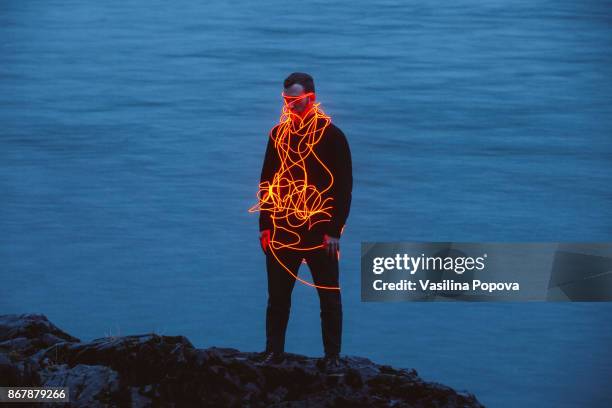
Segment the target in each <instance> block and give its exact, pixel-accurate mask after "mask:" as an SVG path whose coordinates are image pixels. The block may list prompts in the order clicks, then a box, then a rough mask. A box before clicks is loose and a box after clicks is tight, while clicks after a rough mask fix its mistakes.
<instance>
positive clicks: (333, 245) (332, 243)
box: [323, 234, 340, 257]
mask: <svg viewBox="0 0 612 408" xmlns="http://www.w3.org/2000/svg"><path fill="white" fill-rule="evenodd" d="M323 243H324V244H325V249H326V250H327V253H328V255H329V256H336V257H337V256H338V251H339V250H340V238H334V237H330V236H329V235H327V234H325V235H324V236H323Z"/></svg>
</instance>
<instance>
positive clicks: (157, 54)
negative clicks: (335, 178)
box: [0, 0, 612, 407]
mask: <svg viewBox="0 0 612 408" xmlns="http://www.w3.org/2000/svg"><path fill="white" fill-rule="evenodd" d="M611 50H612V3H611V2H603V1H601V2H600V1H543V0H542V1H538V0H536V1H495V0H492V1H485V2H483V1H475V0H474V1H469V0H458V1H447V2H440V1H434V2H416V1H391V0H386V1H380V2H364V1H360V0H353V1H350V2H344V1H342V2H341V1H338V2H325V1H312V2H306V3H304V2H302V3H300V4H299V6H295V5H293V4H292V3H288V2H281V1H265V2H247V1H242V2H241V1H238V2H225V1H206V2H183V1H176V2H162V1H147V2H145V1H131V2H119V1H111V2H80V1H28V2H24V1H8V0H5V1H2V2H1V3H0V200H1V202H0V232H1V234H0V279H1V282H2V284H1V285H0V313H26V312H34V313H44V314H46V315H47V316H48V317H49V318H50V319H51V320H52V321H53V322H55V323H56V324H58V325H59V326H60V327H62V328H63V329H64V330H66V331H68V332H69V333H71V334H73V335H75V336H77V337H79V338H81V339H83V340H91V339H93V338H97V337H102V336H105V335H109V334H113V335H114V334H136V333H144V332H151V331H155V332H158V333H162V334H168V335H176V334H182V335H185V336H187V337H188V338H189V339H190V340H191V341H192V342H193V343H194V345H196V346H198V347H209V346H213V345H217V346H228V347H237V348H240V349H243V350H252V351H256V350H261V349H263V346H264V323H265V322H264V311H265V302H266V273H265V267H264V257H263V254H262V253H261V250H260V248H259V243H258V240H257V236H258V231H257V228H258V227H257V216H256V215H254V214H249V213H248V212H247V209H248V208H249V207H250V206H251V205H253V204H254V203H255V200H256V197H255V193H256V190H257V183H258V177H259V172H260V169H261V163H262V159H263V153H264V149H265V144H266V137H267V132H268V130H269V128H270V127H271V126H273V125H274V123H275V122H276V121H277V119H278V116H279V113H280V105H281V99H280V92H281V84H282V80H283V78H284V77H285V76H286V75H287V74H288V73H290V72H293V71H305V72H309V73H311V74H312V75H313V76H314V78H315V81H316V86H317V93H318V97H319V100H320V101H321V102H322V106H323V108H324V109H325V110H326V112H327V113H329V114H330V115H331V116H332V118H333V120H334V122H335V123H336V124H337V125H338V126H339V127H340V128H341V129H342V130H343V131H344V132H345V134H346V135H347V137H348V140H349V143H350V146H351V150H352V154H353V171H354V179H355V185H354V191H353V205H352V209H351V215H350V217H349V222H348V225H347V228H346V230H345V234H344V236H343V238H342V242H341V246H342V259H341V285H342V287H343V292H342V293H343V302H344V318H345V320H344V339H343V353H345V354H355V355H362V356H366V357H369V358H371V359H373V360H374V361H377V362H380V363H388V364H392V365H395V366H399V367H409V368H411V367H414V368H416V369H417V371H418V372H419V373H420V374H421V375H422V376H423V377H424V378H425V379H426V380H431V381H439V382H442V383H444V384H447V385H450V386H452V387H455V388H458V389H466V390H469V391H470V392H473V393H475V394H476V395H477V396H478V398H479V399H480V400H481V401H482V402H483V403H484V404H485V405H487V406H491V407H519V406H538V407H578V406H580V407H587V406H588V407H600V406H612V394H611V392H610V391H609V388H607V387H608V386H609V383H610V378H612V351H610V346H611V345H612V324H611V323H612V305H611V304H607V303H595V304H584V303H574V304H546V303H523V304H516V303H512V304H489V303H482V304H469V303H461V304H430V303H427V304H419V303H405V304H399V303H380V304H373V303H361V302H360V276H359V274H360V272H359V254H360V253H359V251H360V242H361V241H472V242H478V241H610V240H611V239H610V238H611V231H612V205H611V204H612V193H611V188H610V186H611V185H612V172H611V169H612V138H611V136H612V102H611V98H610V95H611V94H612V75H611V74H612V52H610V51H611ZM300 274H301V276H303V277H306V278H310V275H309V273H308V270H307V268H306V267H303V268H302V270H301V271H300ZM319 324H320V323H319V313H318V299H317V295H316V292H315V291H314V290H312V289H311V288H308V287H306V286H303V285H297V286H296V289H295V291H294V294H293V310H292V315H291V320H290V323H289V329H288V335H287V350H288V351H292V352H297V353H304V354H309V355H320V354H321V353H322V345H321V338H320V329H319Z"/></svg>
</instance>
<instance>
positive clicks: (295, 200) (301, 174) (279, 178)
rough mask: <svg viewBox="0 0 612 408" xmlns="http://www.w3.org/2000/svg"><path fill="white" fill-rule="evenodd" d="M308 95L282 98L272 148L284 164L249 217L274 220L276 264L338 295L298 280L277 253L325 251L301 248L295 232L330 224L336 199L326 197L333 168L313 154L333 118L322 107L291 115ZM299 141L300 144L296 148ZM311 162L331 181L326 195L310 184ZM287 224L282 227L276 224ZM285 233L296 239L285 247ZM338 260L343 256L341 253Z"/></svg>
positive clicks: (265, 186)
mask: <svg viewBox="0 0 612 408" xmlns="http://www.w3.org/2000/svg"><path fill="white" fill-rule="evenodd" d="M312 95H313V93H312V92H309V93H306V94H303V95H299V96H290V95H285V94H284V93H283V94H282V96H283V100H284V105H283V109H282V113H281V116H280V120H279V125H278V126H277V132H276V134H273V133H272V132H270V137H271V138H272V141H273V142H274V147H275V149H276V151H277V153H278V156H279V159H280V165H279V168H278V170H277V171H276V173H275V174H274V177H273V179H272V180H271V181H268V180H266V181H263V182H261V183H260V184H259V191H258V193H257V198H258V203H257V204H255V205H254V206H253V207H251V208H250V209H249V212H256V211H267V212H269V213H270V218H271V220H272V224H273V227H272V231H271V234H270V243H269V246H268V248H269V250H270V252H271V253H272V255H273V256H274V258H276V260H277V261H278V263H279V264H280V265H281V266H282V267H283V268H284V269H285V271H287V273H289V274H290V275H291V276H293V277H294V278H295V279H296V280H298V281H299V282H301V283H303V284H305V285H308V286H312V287H315V288H319V289H329V290H339V289H340V287H339V286H324V285H315V284H314V283H311V282H308V281H306V280H304V279H301V278H299V277H298V276H297V275H296V274H294V273H293V272H291V270H290V269H289V268H288V267H287V266H286V265H285V264H284V263H283V262H281V260H280V259H279V258H278V256H277V255H276V252H275V250H279V249H282V248H287V249H292V250H296V251H310V250H314V249H318V248H324V247H325V244H324V243H321V244H319V245H316V246H311V247H301V246H300V245H299V244H300V242H301V241H302V239H301V238H302V237H300V235H299V234H298V233H297V232H295V231H293V230H292V229H296V228H300V227H303V226H306V225H307V227H308V230H310V229H311V228H312V227H313V226H314V225H315V224H317V223H320V222H329V221H331V217H332V215H331V212H330V211H331V210H332V209H333V207H332V201H333V198H332V197H324V195H325V193H327V192H328V191H329V190H330V189H331V188H332V185H333V183H334V176H333V174H332V172H331V171H330V170H329V168H328V167H327V166H326V165H325V163H323V161H322V160H321V159H320V158H319V156H317V154H316V153H315V149H314V147H315V146H316V145H317V143H319V142H320V141H321V138H322V137H323V134H324V132H325V129H326V128H327V127H328V126H329V124H330V123H331V119H330V117H329V116H328V115H326V114H325V112H323V110H322V109H321V107H320V103H313V104H312V107H311V108H310V109H309V110H308V111H307V112H305V113H304V114H303V116H300V115H298V114H296V113H294V112H292V111H291V109H290V106H291V105H292V104H294V103H296V102H298V101H300V100H302V99H303V98H306V97H308V96H312ZM296 142H297V143H296ZM307 158H312V159H314V160H315V161H316V162H318V163H319V164H320V165H321V166H322V167H323V169H324V173H325V174H327V175H328V176H329V182H328V183H327V185H326V186H324V188H323V189H322V190H319V189H318V188H317V186H315V185H313V184H309V182H308V181H309V178H308V171H307V168H306V159H307ZM281 220H282V222H283V224H284V225H286V226H288V227H289V228H291V229H289V228H287V227H284V226H283V225H280V223H278V222H279V221H281ZM280 230H282V231H285V232H287V233H288V234H289V235H290V236H291V237H292V238H291V239H290V242H281V241H279V240H277V239H276V234H277V232H278V231H280ZM336 256H337V257H338V259H339V257H340V252H339V251H338V252H337V254H336Z"/></svg>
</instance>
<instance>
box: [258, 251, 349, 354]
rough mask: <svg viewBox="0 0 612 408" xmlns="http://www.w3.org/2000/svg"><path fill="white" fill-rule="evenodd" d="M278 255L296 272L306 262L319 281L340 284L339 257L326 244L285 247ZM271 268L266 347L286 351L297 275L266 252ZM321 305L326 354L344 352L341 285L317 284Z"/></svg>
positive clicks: (269, 269) (319, 282)
mask: <svg viewBox="0 0 612 408" xmlns="http://www.w3.org/2000/svg"><path fill="white" fill-rule="evenodd" d="M275 254H276V256H277V257H278V258H279V259H280V260H281V261H282V263H283V264H284V265H285V266H286V267H287V268H288V269H289V270H290V271H291V272H292V273H293V274H295V275H297V274H298V269H299V267H300V264H301V262H302V258H304V259H306V263H307V264H308V267H309V268H310V273H311V274H312V279H313V281H314V284H315V285H318V286H331V287H338V286H339V285H338V258H337V257H336V256H330V255H329V254H328V253H327V251H326V250H325V249H323V248H318V249H315V250H310V251H295V250H290V249H281V250H276V251H275ZM266 266H267V269H268V307H267V310H266V350H267V351H276V352H284V351H285V332H286V330H287V323H288V321H289V310H290V308H291V292H292V291H293V287H294V285H295V281H296V279H295V278H294V277H293V276H291V275H290V274H289V273H288V272H287V271H286V270H285V268H283V267H282V265H280V264H279V263H278V261H277V260H276V258H275V257H274V256H273V255H271V254H270V249H268V251H267V255H266ZM317 291H318V293H319V303H320V307H321V331H322V335H323V348H324V350H325V354H326V355H333V354H340V344H341V341H342V300H341V297H340V290H339V289H321V288H317Z"/></svg>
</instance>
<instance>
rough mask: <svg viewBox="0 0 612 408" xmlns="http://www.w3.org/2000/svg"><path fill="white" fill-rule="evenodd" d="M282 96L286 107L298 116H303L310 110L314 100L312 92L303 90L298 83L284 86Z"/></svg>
mask: <svg viewBox="0 0 612 408" xmlns="http://www.w3.org/2000/svg"><path fill="white" fill-rule="evenodd" d="M283 98H284V100H285V104H286V105H287V108H288V109H289V110H290V111H291V113H294V114H296V115H298V116H303V115H304V114H305V113H306V112H308V111H309V110H310V108H311V107H312V104H313V102H314V100H315V95H314V93H313V92H308V93H305V92H304V87H303V86H302V85H300V84H293V85H291V86H290V87H287V88H285V91H284V92H283Z"/></svg>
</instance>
